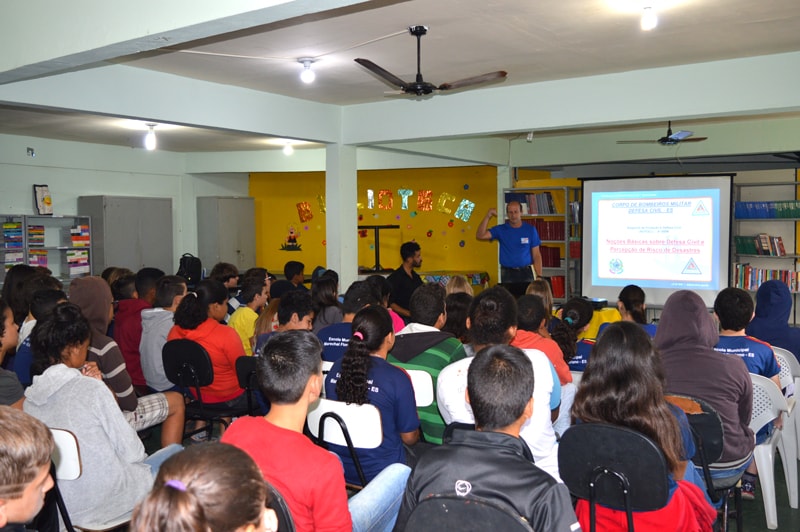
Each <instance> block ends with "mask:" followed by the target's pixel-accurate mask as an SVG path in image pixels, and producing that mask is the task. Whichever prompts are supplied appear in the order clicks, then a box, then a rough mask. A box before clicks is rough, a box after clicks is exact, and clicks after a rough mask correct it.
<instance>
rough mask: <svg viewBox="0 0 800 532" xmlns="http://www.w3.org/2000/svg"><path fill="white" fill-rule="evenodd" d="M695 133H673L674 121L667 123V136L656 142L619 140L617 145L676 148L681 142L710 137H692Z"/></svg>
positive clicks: (698, 140) (682, 131)
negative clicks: (659, 145)
mask: <svg viewBox="0 0 800 532" xmlns="http://www.w3.org/2000/svg"><path fill="white" fill-rule="evenodd" d="M692 135H694V132H693V131H686V130H683V129H682V130H680V131H676V132H675V133H673V132H672V121H669V122H667V134H666V135H664V136H663V137H661V138H660V139H655V140H618V141H617V144H656V143H658V144H661V145H662V146H674V145H676V144H680V143H681V142H700V141H703V140H706V139H707V138H708V137H692ZM690 137H691V138H690Z"/></svg>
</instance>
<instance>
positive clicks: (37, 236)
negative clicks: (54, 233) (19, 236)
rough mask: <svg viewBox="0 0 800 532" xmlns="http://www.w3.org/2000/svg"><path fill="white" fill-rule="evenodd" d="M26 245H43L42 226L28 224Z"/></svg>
mask: <svg viewBox="0 0 800 532" xmlns="http://www.w3.org/2000/svg"><path fill="white" fill-rule="evenodd" d="M28 247H44V226H43V225H29V226H28Z"/></svg>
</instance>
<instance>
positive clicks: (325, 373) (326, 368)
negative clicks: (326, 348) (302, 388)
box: [320, 360, 333, 397]
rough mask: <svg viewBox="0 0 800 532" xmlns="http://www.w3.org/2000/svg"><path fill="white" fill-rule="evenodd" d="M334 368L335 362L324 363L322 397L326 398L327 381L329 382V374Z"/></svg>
mask: <svg viewBox="0 0 800 532" xmlns="http://www.w3.org/2000/svg"><path fill="white" fill-rule="evenodd" d="M332 367H333V362H330V361H329V360H323V361H322V391H321V392H320V395H321V396H322V397H325V381H327V380H328V373H330V372H331V368H332Z"/></svg>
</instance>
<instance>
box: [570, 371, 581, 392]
mask: <svg viewBox="0 0 800 532" xmlns="http://www.w3.org/2000/svg"><path fill="white" fill-rule="evenodd" d="M570 373H571V374H572V384H574V385H575V388H577V387H578V386H580V385H581V379H582V378H583V372H582V371H570Z"/></svg>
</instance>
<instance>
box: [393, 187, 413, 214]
mask: <svg viewBox="0 0 800 532" xmlns="http://www.w3.org/2000/svg"><path fill="white" fill-rule="evenodd" d="M413 193H414V191H413V190H410V189H408V188H401V189H400V190H398V191H397V195H398V196H400V200H401V203H400V208H401V209H402V210H404V211H407V210H408V197H409V196H410V195H411V194H413Z"/></svg>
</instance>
